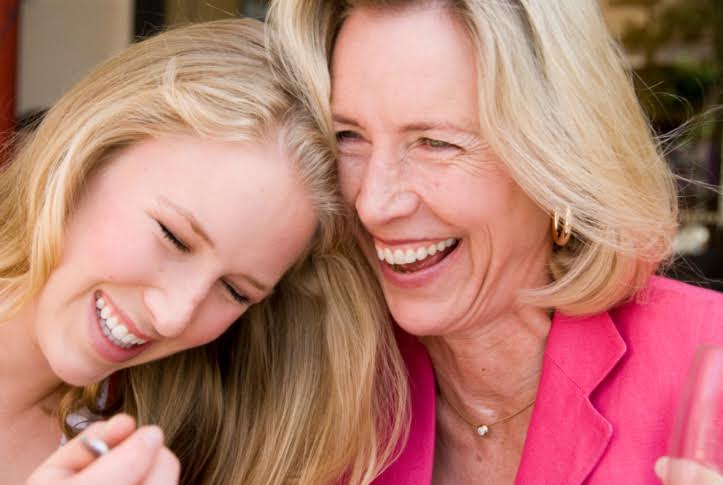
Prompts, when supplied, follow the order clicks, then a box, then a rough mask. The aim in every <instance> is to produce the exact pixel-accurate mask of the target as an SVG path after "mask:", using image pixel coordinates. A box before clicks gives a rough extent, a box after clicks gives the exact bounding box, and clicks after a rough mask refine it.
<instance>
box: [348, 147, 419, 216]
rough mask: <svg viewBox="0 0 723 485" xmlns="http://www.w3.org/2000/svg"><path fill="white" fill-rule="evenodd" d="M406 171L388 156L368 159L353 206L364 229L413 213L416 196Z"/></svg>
mask: <svg viewBox="0 0 723 485" xmlns="http://www.w3.org/2000/svg"><path fill="white" fill-rule="evenodd" d="M409 170H410V168H409V167H407V166H406V162H405V161H404V160H401V159H400V157H395V156H394V155H393V154H391V153H374V154H372V156H371V157H370V158H369V160H368V162H367V164H366V167H365V169H364V173H363V175H362V178H361V184H360V186H359V190H358V192H357V195H356V200H355V201H354V205H355V207H356V210H357V213H358V214H359V219H361V221H362V222H363V223H364V225H366V226H367V227H373V226H379V225H383V224H387V223H389V222H391V221H394V220H396V219H400V218H403V217H406V216H409V215H411V214H413V213H414V212H415V211H416V210H417V207H418V206H419V197H418V195H417V194H416V193H415V191H414V188H413V186H412V184H411V183H410V182H411V181H410V180H409V173H408V172H409Z"/></svg>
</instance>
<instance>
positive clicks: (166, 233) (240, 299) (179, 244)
mask: <svg viewBox="0 0 723 485" xmlns="http://www.w3.org/2000/svg"><path fill="white" fill-rule="evenodd" d="M156 222H157V223H158V226H159V227H160V228H161V232H162V233H163V237H165V238H166V239H168V240H169V241H171V244H173V245H174V246H175V247H176V248H177V249H178V250H179V251H181V252H184V253H188V252H190V251H191V248H189V247H188V246H187V245H186V244H185V243H184V242H183V241H181V240H180V239H178V237H177V236H176V235H175V234H173V232H172V231H171V230H170V229H168V228H167V227H166V226H165V225H164V224H163V223H162V222H160V221H156ZM222 283H223V286H224V288H226V291H228V293H229V294H230V295H231V298H233V299H234V300H235V301H236V302H237V303H239V304H240V305H248V304H249V303H250V300H249V299H248V298H247V297H245V296H244V295H242V294H241V293H239V292H238V291H236V289H235V288H234V287H233V286H231V285H230V284H229V283H227V282H225V281H222Z"/></svg>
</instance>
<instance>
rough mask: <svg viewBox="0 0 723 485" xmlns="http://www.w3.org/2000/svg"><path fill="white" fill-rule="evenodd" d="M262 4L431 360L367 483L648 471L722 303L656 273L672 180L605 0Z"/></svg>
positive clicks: (670, 226) (399, 316)
mask: <svg viewBox="0 0 723 485" xmlns="http://www.w3.org/2000/svg"><path fill="white" fill-rule="evenodd" d="M270 18H271V21H272V22H273V24H274V26H275V27H276V29H278V37H277V38H276V39H275V48H276V49H277V54H278V55H279V57H280V59H281V61H282V62H283V64H284V67H285V72H287V73H288V74H290V75H291V76H293V77H294V78H295V79H296V91H297V94H298V95H299V96H300V97H301V98H302V99H305V100H306V102H307V104H308V105H309V106H310V107H312V108H314V109H316V110H317V118H318V119H319V122H320V124H321V125H322V126H324V128H325V130H326V131H327V133H331V132H333V133H335V135H336V138H337V140H338V165H339V170H340V176H341V183H342V190H343V193H344V196H345V198H346V200H347V201H348V203H349V204H350V205H352V206H353V207H354V208H355V209H356V211H357V214H358V216H359V220H360V221H361V223H362V224H363V226H364V228H365V229H366V233H365V234H364V235H363V236H362V240H363V244H365V245H366V247H367V248H368V249H369V251H368V252H369V257H370V258H371V259H373V260H376V267H377V276H378V279H379V281H380V283H381V286H382V288H383V291H384V296H385V298H386V302H387V304H388V305H389V308H390V311H391V314H392V316H393V318H394V321H395V322H396V323H397V324H398V325H399V326H400V327H401V328H403V329H404V330H406V331H407V332H409V333H410V334H413V335H415V336H418V337H419V341H420V342H421V344H422V345H423V347H424V350H426V353H427V354H428V355H429V359H430V362H429V365H428V366H427V367H426V368H422V365H421V364H419V362H420V361H419V359H422V358H423V357H420V355H423V350H421V349H418V354H417V361H416V367H414V368H411V369H410V379H411V381H410V382H411V385H412V389H413V417H412V426H411V431H410V436H409V440H408V441H407V443H406V448H405V449H404V451H403V452H402V454H401V456H400V458H399V459H398V460H397V461H396V462H395V463H394V464H393V465H392V466H391V467H390V468H389V469H388V470H386V472H385V473H384V474H382V475H381V476H380V477H379V479H378V483H389V484H392V483H394V484H423V483H430V482H433V483H450V484H460V483H491V484H501V483H512V482H515V483H520V484H538V483H545V484H580V483H586V484H611V483H635V484H643V483H650V484H652V483H659V482H658V479H657V478H656V477H655V473H654V463H655V462H656V459H658V457H660V456H661V455H663V454H664V453H665V448H666V446H665V445H666V440H667V437H668V434H669V430H670V427H671V424H672V420H673V416H672V411H673V409H674V404H675V401H676V398H677V396H678V394H679V389H680V387H681V383H682V380H683V376H684V373H685V371H686V369H687V366H688V364H689V362H690V360H691V357H692V355H693V353H694V351H695V349H696V348H697V346H698V345H700V344H703V343H718V344H721V343H723V329H722V327H721V325H722V323H721V322H723V297H722V296H721V295H720V294H717V293H714V292H710V291H706V290H701V289H696V288H692V287H690V286H686V285H684V284H680V283H677V282H673V281H670V280H667V279H664V278H660V277H656V276H651V275H652V274H653V273H654V272H655V271H656V269H657V268H658V267H659V266H660V265H661V264H662V263H663V262H664V261H666V259H667V258H668V257H669V256H670V242H671V238H672V237H673V234H674V232H675V228H676V215H677V206H676V196H675V192H674V184H673V178H672V175H671V173H670V171H669V169H668V167H667V165H666V163H665V161H664V160H663V159H662V157H661V155H660V153H659V151H658V150H657V148H656V144H655V143H654V141H653V137H652V136H651V130H650V128H649V126H648V123H647V122H646V119H645V117H644V116H643V113H642V111H641V109H640V106H639V104H638V102H637V101H636V98H635V94H634V92H633V88H632V84H631V82H630V77H629V75H628V74H627V73H626V72H625V70H624V69H623V67H622V63H621V56H620V53H619V51H618V50H617V47H616V46H615V44H614V42H613V41H612V39H611V38H610V35H609V34H608V32H607V30H606V27H605V25H604V22H603V19H602V16H601V14H600V11H599V8H598V5H597V3H596V2H595V1H593V0H581V1H575V2H562V1H553V2H547V1H545V2H542V1H513V0H502V1H486V0H477V1H473V0H469V1H464V0H460V1H443V0H439V1H436V0H430V1H408V0H407V1H404V0H397V1H395V0H386V1H382V0H379V1H373V0H368V1H365V0H359V1H354V0H347V1H340V2H326V1H322V0H277V1H275V2H274V3H273V5H272V10H271V17H270ZM696 483H697V482H696Z"/></svg>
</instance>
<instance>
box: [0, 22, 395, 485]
mask: <svg viewBox="0 0 723 485" xmlns="http://www.w3.org/2000/svg"><path fill="white" fill-rule="evenodd" d="M178 132H191V133H195V134H196V135H198V136H201V137H204V138H209V139H215V140H225V141H248V140H259V139H264V138H266V139H268V138H273V137H280V138H281V140H282V142H283V143H284V146H286V147H287V150H288V153H289V154H290V155H291V156H290V158H291V160H292V163H294V165H295V167H296V168H297V170H298V172H299V173H300V174H301V177H302V179H303V180H304V182H305V184H306V186H307V187H308V189H309V191H310V193H311V194H312V197H313V200H314V201H315V204H316V207H317V208H318V213H319V225H318V228H317V231H316V234H315V237H314V239H313V241H312V243H311V246H310V247H309V248H308V249H307V251H306V253H305V255H304V256H303V257H302V258H301V260H300V261H298V262H297V263H296V264H295V265H294V266H293V267H292V268H291V269H290V270H289V271H288V272H287V274H285V275H284V277H283V278H282V280H281V281H280V282H279V284H278V285H277V287H276V288H275V291H274V292H273V294H272V295H271V296H270V297H269V298H268V299H267V300H265V301H263V302H261V303H259V304H258V305H255V306H253V307H251V308H250V309H249V310H248V311H247V312H246V314H244V315H243V316H242V317H241V318H240V319H239V321H238V322H237V323H235V324H234V325H233V326H232V327H231V328H229V330H228V331H227V332H225V333H224V334H223V335H222V336H221V337H220V338H219V339H218V340H216V341H214V342H212V343H210V344H207V345H205V346H202V347H199V348H196V349H191V350H188V351H185V352H181V353H179V354H176V355H173V356H170V357H168V358H165V359H162V360H160V361H156V362H152V363H148V364H144V365H141V366H137V367H134V368H130V369H125V370H123V371H120V372H118V373H116V374H115V375H114V376H112V377H111V378H110V393H109V398H107V399H106V400H105V402H104V403H103V405H102V406H98V404H99V399H101V388H102V387H103V386H101V385H100V384H96V385H93V386H89V387H87V388H83V389H79V388H77V389H69V390H68V392H67V394H66V395H65V397H64V399H63V403H62V405H61V409H60V413H59V420H60V423H61V425H62V426H63V427H64V428H65V431H66V433H68V434H69V435H72V434H74V432H75V430H74V429H71V428H70V427H69V426H68V425H67V424H66V418H67V416H68V415H69V414H70V413H72V412H73V411H76V410H78V409H80V408H83V407H86V408H88V409H90V410H91V411H93V412H96V413H98V414H100V415H103V416H107V415H110V414H112V413H114V412H117V411H125V412H128V413H130V414H131V415H133V416H135V417H136V418H137V420H138V421H139V423H141V424H143V423H157V424H159V425H160V426H161V427H162V428H163V429H164V431H165V434H166V440H167V443H168V445H169V446H170V448H171V449H172V450H173V451H174V452H175V453H176V454H177V455H178V457H179V459H180V460H181V463H182V465H183V466H182V468H183V471H182V483H186V484H203V483H207V484H219V483H224V484H226V483H249V484H279V483H301V484H319V483H328V482H331V481H334V480H337V479H338V478H339V477H341V476H344V477H345V478H346V479H347V480H348V481H349V482H350V483H366V482H369V481H370V480H371V479H372V477H373V476H374V475H376V474H377V473H378V472H379V470H381V469H382V468H383V467H384V466H385V464H386V463H388V462H389V460H390V459H391V458H392V455H393V454H394V452H395V450H396V449H395V448H394V447H393V445H391V444H390V445H388V446H386V447H384V446H379V445H378V443H383V442H386V443H396V442H398V441H399V440H400V439H403V437H404V433H405V430H406V423H407V389H406V387H405V385H404V384H403V383H404V382H405V380H404V372H405V371H404V367H403V363H402V362H401V358H400V356H399V353H398V350H397V349H396V346H395V345H394V343H393V339H394V337H393V334H392V331H391V329H390V328H389V326H388V325H386V318H387V316H386V313H385V310H384V306H383V299H382V298H381V296H380V293H379V290H378V289H377V287H376V285H375V284H374V277H373V274H372V271H371V268H370V267H369V266H368V263H367V262H366V259H365V258H364V257H363V256H362V254H361V252H360V249H359V248H358V247H357V246H356V244H355V243H354V242H353V241H354V239H353V237H351V236H350V235H349V234H350V232H351V228H350V227H349V224H348V223H347V222H346V221H347V220H348V219H349V218H348V217H347V214H345V212H344V209H343V205H342V204H341V203H340V202H339V201H340V196H339V194H338V189H337V185H338V184H337V182H336V172H335V166H334V160H333V153H332V150H331V148H330V146H329V143H328V139H326V138H325V137H324V136H323V134H322V132H321V131H319V129H318V127H317V126H316V123H315V121H314V119H313V116H311V114H310V113H308V112H307V111H306V110H305V109H304V108H303V107H302V106H300V105H299V104H298V103H297V102H296V101H295V100H294V99H293V97H292V96H291V95H290V92H289V90H288V89H287V86H286V82H285V80H284V79H283V78H282V77H279V76H277V75H274V74H273V73H272V70H271V67H270V64H269V59H268V56H267V54H266V49H265V45H264V33H263V26H262V24H261V23H260V22H257V21H252V20H224V21H217V22H211V23H207V24H197V25H191V26H187V27H184V28H180V29H176V30H172V31H169V32H166V33H163V34H161V35H158V36H156V37H154V38H151V39H149V40H146V41H143V42H140V43H138V44H135V45H133V46H131V47H130V48H129V49H128V50H126V51H125V52H123V53H122V54H120V55H119V56H117V57H115V58H114V59H112V60H110V61H108V62H106V63H105V64H103V65H101V66H100V67H99V68H98V69H97V70H95V71H94V72H93V73H92V74H90V75H89V76H88V77H87V78H86V79H85V80H84V81H82V82H81V83H80V84H78V85H77V86H76V87H75V88H74V89H73V90H71V91H70V92H68V93H67V94H66V95H65V96H63V98H62V99H61V100H60V101H59V102H58V103H57V104H56V105H55V106H54V107H53V108H52V109H51V110H50V111H49V113H48V114H47V116H46V118H45V119H44V121H43V122H42V124H41V125H40V126H39V128H38V129H37V131H36V132H35V133H34V134H33V135H31V137H30V138H29V139H28V140H27V142H26V143H25V144H24V146H23V148H22V149H21V150H20V151H19V153H18V154H17V156H16V157H15V158H14V160H13V161H12V162H11V163H9V164H8V165H7V166H6V167H5V168H4V169H3V170H2V172H0V194H2V197H1V198H0V302H2V306H0V317H2V319H4V318H7V317H9V316H11V315H12V314H13V313H14V312H15V311H17V310H18V309H19V308H21V307H22V306H23V305H25V304H27V303H28V302H29V300H30V299H32V298H33V296H34V295H36V294H37V293H38V292H39V291H40V290H41V289H42V287H43V285H44V284H45V282H46V281H47V279H48V276H49V275H50V273H51V272H52V271H53V268H54V267H55V266H56V264H57V262H58V257H59V255H60V252H61V250H62V241H63V228H64V223H65V221H66V220H67V218H68V216H69V214H70V213H71V212H72V210H73V208H74V206H75V203H76V201H77V199H78V197H79V195H80V193H81V191H82V189H83V186H84V182H85V181H86V180H87V178H88V177H89V176H92V174H93V173H94V172H95V171H96V170H97V169H98V167H99V166H100V165H102V164H103V163H105V162H106V161H107V160H108V159H109V158H111V157H112V155H113V154H114V153H115V152H116V151H117V150H119V149H122V148H123V147H125V146H128V145H130V144H133V143H137V142H139V141H141V140H143V139H147V138H149V137H156V136H160V135H163V134H172V133H178ZM111 163H112V162H111ZM199 163H202V161H199Z"/></svg>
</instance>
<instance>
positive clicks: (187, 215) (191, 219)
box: [159, 196, 272, 294]
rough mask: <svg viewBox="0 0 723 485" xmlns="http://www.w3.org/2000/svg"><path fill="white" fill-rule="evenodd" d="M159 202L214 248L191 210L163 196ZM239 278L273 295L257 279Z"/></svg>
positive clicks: (241, 275)
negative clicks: (182, 219) (181, 218)
mask: <svg viewBox="0 0 723 485" xmlns="http://www.w3.org/2000/svg"><path fill="white" fill-rule="evenodd" d="M159 200H160V201H161V203H163V204H164V205H166V206H168V207H169V208H170V209H172V210H173V211H175V212H176V213H177V214H179V215H180V216H181V217H183V218H184V219H186V222H188V224H189V225H190V226H191V229H192V230H193V232H194V233H195V234H196V235H197V236H198V237H200V238H201V239H203V240H204V241H205V242H206V243H207V244H208V245H210V246H211V247H213V246H214V244H213V241H212V240H211V238H210V237H209V235H208V233H207V232H206V231H205V230H204V229H203V226H201V223H200V222H198V219H196V217H195V216H194V215H193V214H191V212H190V211H189V210H187V209H184V208H183V207H181V206H179V205H176V204H174V203H173V202H171V201H170V200H168V199H167V198H165V197H163V196H161V197H159ZM237 276H238V277H240V278H242V279H244V280H246V281H247V282H248V283H250V284H251V286H253V287H254V288H256V289H257V290H259V291H261V292H263V293H264V294H268V293H271V289H272V287H270V286H267V285H265V284H263V283H261V282H259V281H258V280H256V279H255V278H253V277H251V276H249V275H246V274H240V275H237Z"/></svg>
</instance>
